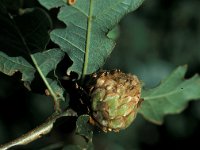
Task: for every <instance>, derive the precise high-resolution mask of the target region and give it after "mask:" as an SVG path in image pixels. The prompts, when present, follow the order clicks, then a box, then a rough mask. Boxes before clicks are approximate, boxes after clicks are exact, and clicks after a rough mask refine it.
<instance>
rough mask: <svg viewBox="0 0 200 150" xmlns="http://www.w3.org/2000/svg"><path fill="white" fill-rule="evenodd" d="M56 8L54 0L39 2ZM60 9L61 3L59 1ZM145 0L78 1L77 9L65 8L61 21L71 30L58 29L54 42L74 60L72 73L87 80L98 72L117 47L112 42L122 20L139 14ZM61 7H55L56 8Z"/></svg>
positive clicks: (60, 14) (63, 8) (54, 32)
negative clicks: (86, 76)
mask: <svg viewBox="0 0 200 150" xmlns="http://www.w3.org/2000/svg"><path fill="white" fill-rule="evenodd" d="M39 2H41V4H42V5H44V6H45V7H47V8H52V7H53V6H52V3H53V1H52V0H50V1H49V0H39ZM57 2H59V6H60V4H61V1H60V0H58V1H57ZM142 2H143V0H106V1H102V0H77V1H76V3H75V4H74V5H71V6H70V5H67V4H66V3H65V4H63V5H62V7H61V9H60V12H59V14H58V18H59V19H60V20H61V21H63V22H64V23H65V24H66V26H67V28H65V29H55V30H53V31H52V32H51V39H52V41H54V42H55V43H57V44H58V45H59V46H60V47H61V49H62V50H63V51H65V52H66V53H67V54H68V55H69V56H70V58H71V59H72V60H73V65H72V66H71V68H69V70H68V72H70V71H75V72H77V73H78V74H79V75H80V76H83V77H84V76H85V75H87V74H91V73H93V72H95V71H97V70H98V69H99V68H100V67H102V65H103V64H104V63H105V60H106V59H107V57H108V56H109V55H110V53H111V51H112V49H113V48H114V46H115V41H114V40H113V39H110V38H108V36H107V34H108V32H109V31H111V30H112V29H113V28H114V27H115V26H116V25H117V23H118V22H119V21H120V19H121V18H122V17H123V16H124V15H125V14H127V13H128V12H131V11H133V10H135V9H136V8H137V7H139V6H140V5H141V4H142ZM57 6H58V5H57V4H55V6H54V7H57Z"/></svg>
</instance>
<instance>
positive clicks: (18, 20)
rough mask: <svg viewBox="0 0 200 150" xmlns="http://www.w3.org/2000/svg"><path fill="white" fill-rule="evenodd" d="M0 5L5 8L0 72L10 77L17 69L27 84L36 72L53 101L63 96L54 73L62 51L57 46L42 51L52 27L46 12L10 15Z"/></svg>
mask: <svg viewBox="0 0 200 150" xmlns="http://www.w3.org/2000/svg"><path fill="white" fill-rule="evenodd" d="M0 4H1V6H4V8H5V9H4V11H3V12H0V33H1V34H0V43H1V44H0V71H1V72H3V73H5V74H7V75H10V76H11V75H13V74H14V73H15V72H17V71H19V72H21V73H22V81H25V82H26V83H31V81H32V80H33V79H34V74H35V72H36V71H37V72H38V73H39V75H40V77H41V78H42V80H43V82H44V83H45V85H46V87H47V88H48V91H49V94H50V95H51V96H52V97H53V98H54V100H55V101H57V100H60V99H64V97H63V92H64V90H63V88H62V87H61V86H60V84H59V82H58V81H57V78H56V75H55V69H56V66H57V64H58V63H59V62H60V61H61V60H62V58H63V56H64V52H62V51H61V50H60V49H50V50H48V51H44V50H45V49H46V45H47V44H48V42H49V34H48V31H49V29H50V28H51V20H50V18H49V16H48V14H46V12H45V11H44V10H42V9H39V8H35V9H25V10H21V11H20V14H17V15H16V16H11V15H10V14H9V12H7V9H6V7H5V5H4V4H3V3H2V2H0ZM51 73H53V76H50V74H51ZM26 85H27V84H26Z"/></svg>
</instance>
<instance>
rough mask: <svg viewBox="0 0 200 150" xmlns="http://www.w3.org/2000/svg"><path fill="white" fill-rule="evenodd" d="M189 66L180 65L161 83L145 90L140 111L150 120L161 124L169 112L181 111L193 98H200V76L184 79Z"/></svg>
mask: <svg viewBox="0 0 200 150" xmlns="http://www.w3.org/2000/svg"><path fill="white" fill-rule="evenodd" d="M186 70H187V67H186V66H181V67H178V68H177V69H176V70H175V71H174V72H173V73H172V74H171V75H170V76H169V77H167V78H166V79H165V80H164V81H163V82H161V84H160V85H159V86H158V87H156V88H154V89H150V90H143V93H142V98H144V102H143V104H142V105H141V109H140V113H141V114H142V115H143V116H144V117H145V118H146V119H147V120H149V121H151V122H153V123H156V124H161V123H162V122H163V119H164V116H165V115H167V114H177V113H180V112H181V111H182V110H183V109H184V108H185V107H186V106H187V103H188V102H189V101H191V100H197V99H200V77H199V76H198V75H195V76H193V77H192V78H190V79H184V76H185V73H186Z"/></svg>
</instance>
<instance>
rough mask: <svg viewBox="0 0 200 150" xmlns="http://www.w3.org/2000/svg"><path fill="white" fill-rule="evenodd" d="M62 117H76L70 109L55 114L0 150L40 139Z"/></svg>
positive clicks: (0, 146)
mask: <svg viewBox="0 0 200 150" xmlns="http://www.w3.org/2000/svg"><path fill="white" fill-rule="evenodd" d="M63 116H77V114H76V112H74V111H73V110H72V109H68V110H66V111H64V112H62V113H60V114H57V113H55V114H53V115H52V116H51V117H49V118H48V119H47V120H46V121H45V122H44V123H43V124H41V125H40V126H38V127H36V128H35V129H33V130H31V131H29V132H28V133H26V134H24V135H22V136H20V137H18V138H17V139H15V140H13V141H11V142H8V143H6V144H3V145H0V150H7V149H9V148H11V147H13V146H17V145H26V144H28V143H31V142H33V141H35V140H37V139H39V138H41V137H42V136H44V135H46V134H48V133H49V132H50V131H51V130H52V128H53V124H54V123H55V121H56V120H57V119H58V118H60V117H63Z"/></svg>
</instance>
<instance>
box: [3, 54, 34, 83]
mask: <svg viewBox="0 0 200 150" xmlns="http://www.w3.org/2000/svg"><path fill="white" fill-rule="evenodd" d="M0 71H1V72H3V73H5V74H7V75H9V76H12V75H13V74H14V73H15V72H17V71H20V72H21V73H22V81H27V82H31V81H32V80H33V78H34V73H35V69H34V67H33V66H32V65H31V64H30V63H28V62H27V61H26V60H25V59H24V58H23V57H21V56H19V57H9V56H8V55H6V54H5V53H3V52H1V51H0Z"/></svg>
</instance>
